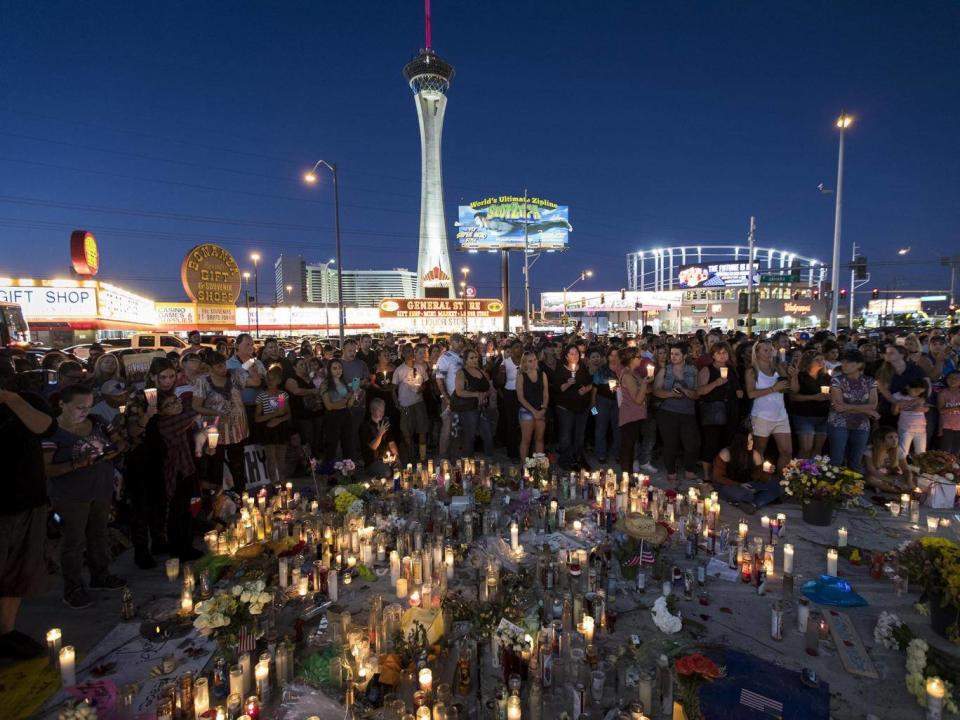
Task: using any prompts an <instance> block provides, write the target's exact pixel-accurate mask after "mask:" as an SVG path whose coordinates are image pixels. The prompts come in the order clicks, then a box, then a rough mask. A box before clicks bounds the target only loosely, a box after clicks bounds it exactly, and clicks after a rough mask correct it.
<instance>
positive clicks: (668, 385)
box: [660, 365, 697, 415]
mask: <svg viewBox="0 0 960 720" xmlns="http://www.w3.org/2000/svg"><path fill="white" fill-rule="evenodd" d="M675 387H684V388H687V389H688V390H694V389H695V388H696V387H697V369H696V368H695V367H694V366H693V365H684V366H683V377H682V378H680V379H677V378H676V377H675V376H674V374H673V365H667V367H666V368H665V369H664V371H663V389H664V390H673V388H675ZM660 409H661V410H666V411H667V412H672V413H680V414H681V415H695V414H696V412H697V402H696V400H691V399H690V398H688V397H687V396H686V395H675V396H672V397H668V398H666V399H665V400H664V401H663V402H662V403H660Z"/></svg>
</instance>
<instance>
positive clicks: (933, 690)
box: [927, 677, 946, 720]
mask: <svg viewBox="0 0 960 720" xmlns="http://www.w3.org/2000/svg"><path fill="white" fill-rule="evenodd" d="M945 694H946V687H944V684H943V680H941V679H940V678H938V677H932V678H927V720H940V718H941V716H942V715H943V696H944V695H945Z"/></svg>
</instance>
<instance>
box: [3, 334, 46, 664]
mask: <svg viewBox="0 0 960 720" xmlns="http://www.w3.org/2000/svg"><path fill="white" fill-rule="evenodd" d="M16 383H17V375H16V371H15V368H14V364H13V359H12V358H11V357H10V356H9V355H7V354H6V353H5V352H4V353H3V354H2V355H0V455H2V457H3V458H4V471H5V472H4V490H3V503H2V505H0V657H5V658H11V659H15V660H24V659H27V658H31V657H39V656H40V655H42V654H43V652H44V647H43V645H41V644H40V643H39V642H37V641H36V639H34V638H31V637H30V636H28V635H25V634H24V633H21V632H20V631H18V630H17V629H16V621H17V612H18V611H19V609H20V602H21V600H22V598H24V597H28V596H30V595H34V594H37V593H40V592H42V591H43V589H44V584H45V582H46V576H47V567H46V561H45V558H44V555H43V548H44V542H45V541H46V537H47V479H46V474H45V472H44V464H43V449H42V444H41V441H42V439H44V438H48V437H50V436H51V435H53V433H54V432H56V430H57V421H56V420H54V418H53V415H52V412H51V410H50V406H49V405H47V403H46V401H45V400H44V399H43V398H42V397H40V396H39V395H37V394H36V393H32V392H18V391H16V390H15V388H16Z"/></svg>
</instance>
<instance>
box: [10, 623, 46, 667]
mask: <svg viewBox="0 0 960 720" xmlns="http://www.w3.org/2000/svg"><path fill="white" fill-rule="evenodd" d="M45 652H46V647H45V646H43V645H41V644H40V643H38V642H37V641H36V640H34V639H33V638H32V637H30V636H29V635H24V634H23V633H22V632H20V631H18V630H12V631H11V632H8V633H5V634H3V635H0V657H5V658H10V659H11V660H31V659H33V658H37V657H40V656H41V655H43V654H45Z"/></svg>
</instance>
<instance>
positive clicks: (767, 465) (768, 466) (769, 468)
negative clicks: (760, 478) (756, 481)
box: [763, 460, 773, 474]
mask: <svg viewBox="0 0 960 720" xmlns="http://www.w3.org/2000/svg"><path fill="white" fill-rule="evenodd" d="M763 471H764V472H765V473H768V474H769V473H772V472H773V463H772V462H770V461H769V460H764V461H763Z"/></svg>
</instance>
